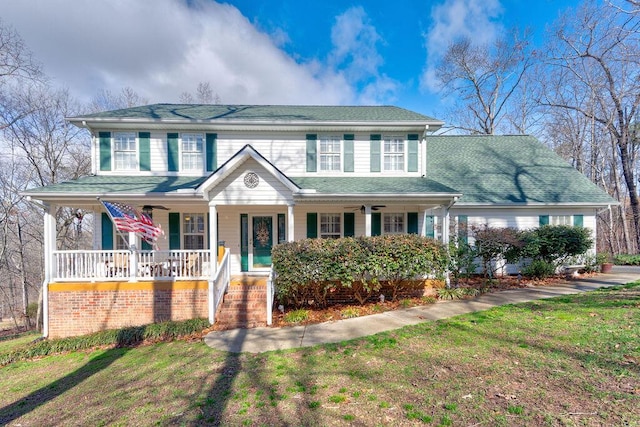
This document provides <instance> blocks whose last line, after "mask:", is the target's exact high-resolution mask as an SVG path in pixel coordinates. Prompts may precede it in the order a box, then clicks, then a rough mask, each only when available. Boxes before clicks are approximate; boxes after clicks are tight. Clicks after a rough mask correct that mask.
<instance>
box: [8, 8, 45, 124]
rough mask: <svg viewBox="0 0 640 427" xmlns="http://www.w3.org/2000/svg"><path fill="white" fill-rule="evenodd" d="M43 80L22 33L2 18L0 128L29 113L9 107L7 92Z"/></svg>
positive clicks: (38, 66)
mask: <svg viewBox="0 0 640 427" xmlns="http://www.w3.org/2000/svg"><path fill="white" fill-rule="evenodd" d="M42 80H44V75H43V73H42V70H41V68H40V65H39V64H38V63H37V62H36V61H35V60H34V59H33V56H32V54H31V51H30V50H29V49H28V48H27V46H26V45H25V43H24V41H23V40H22V38H21V37H20V35H19V34H18V33H17V32H16V31H15V30H14V29H13V28H11V27H10V26H7V25H5V24H4V23H3V22H2V20H1V19H0V129H3V128H5V127H7V126H10V125H11V124H12V123H13V122H14V121H15V120H18V119H20V118H21V117H24V116H25V115H26V114H29V111H28V110H24V109H16V108H8V100H7V96H8V95H7V93H8V92H10V91H11V90H12V88H13V87H15V86H16V85H18V84H29V83H31V82H34V81H42Z"/></svg>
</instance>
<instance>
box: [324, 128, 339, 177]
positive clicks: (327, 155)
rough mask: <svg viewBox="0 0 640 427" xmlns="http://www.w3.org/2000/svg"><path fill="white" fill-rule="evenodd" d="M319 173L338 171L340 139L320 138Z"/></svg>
mask: <svg viewBox="0 0 640 427" xmlns="http://www.w3.org/2000/svg"><path fill="white" fill-rule="evenodd" d="M319 157H320V171H323V172H330V171H336V172H339V171H340V165H341V158H340V138H339V137H337V136H331V137H321V139H320V143H319Z"/></svg>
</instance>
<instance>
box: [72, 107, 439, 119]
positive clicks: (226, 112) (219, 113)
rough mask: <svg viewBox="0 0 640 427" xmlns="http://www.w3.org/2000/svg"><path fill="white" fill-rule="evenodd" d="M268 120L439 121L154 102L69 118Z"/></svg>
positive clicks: (404, 115)
mask: <svg viewBox="0 0 640 427" xmlns="http://www.w3.org/2000/svg"><path fill="white" fill-rule="evenodd" d="M119 119H127V120H144V121H149V120H171V121H174V120H180V121H207V122H209V121H213V122H225V121H237V122H242V121H258V122H260V121H264V122H323V121H328V122H341V121H344V122H365V123H366V122H380V121H383V122H389V121H393V122H439V121H438V120H436V119H434V118H432V117H428V116H425V115H422V114H419V113H416V112H414V111H410V110H405V109H404V108H400V107H394V106H327V105H210V104H204V105H198V104H153V105H144V106H140V107H133V108H125V109H122V110H113V111H105V112H102V113H95V114H88V115H84V116H81V117H72V118H69V120H71V121H72V122H78V121H81V120H119Z"/></svg>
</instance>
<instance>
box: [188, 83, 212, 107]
mask: <svg viewBox="0 0 640 427" xmlns="http://www.w3.org/2000/svg"><path fill="white" fill-rule="evenodd" d="M179 99H180V102H181V103H182V104H194V103H197V104H220V102H221V100H220V96H219V95H218V94H217V93H214V92H213V89H211V84H210V83H209V82H200V83H198V87H197V88H196V93H195V96H194V95H193V94H191V93H189V92H182V93H181V94H180V98H179Z"/></svg>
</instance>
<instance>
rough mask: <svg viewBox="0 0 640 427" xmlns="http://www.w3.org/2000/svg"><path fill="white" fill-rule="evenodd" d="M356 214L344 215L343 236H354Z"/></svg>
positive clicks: (347, 213) (348, 213)
mask: <svg viewBox="0 0 640 427" xmlns="http://www.w3.org/2000/svg"><path fill="white" fill-rule="evenodd" d="M355 228H356V214H355V213H353V212H345V213H344V236H343V237H353V236H355V235H356V232H355Z"/></svg>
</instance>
